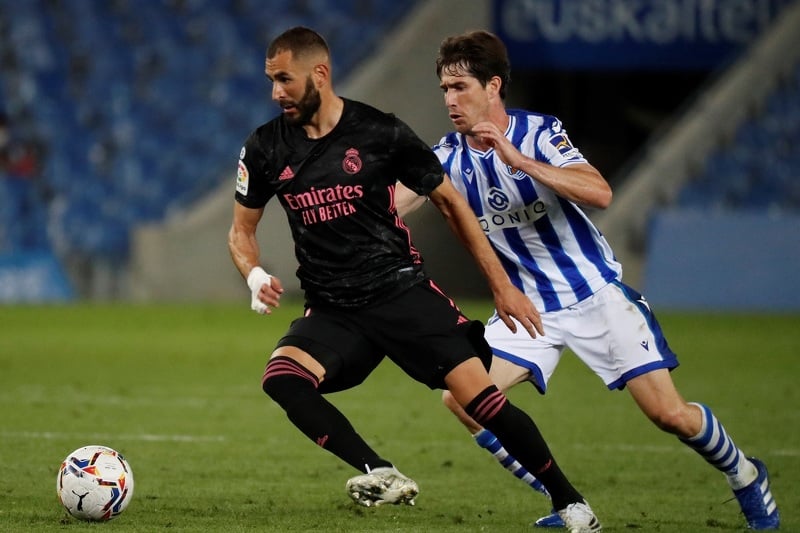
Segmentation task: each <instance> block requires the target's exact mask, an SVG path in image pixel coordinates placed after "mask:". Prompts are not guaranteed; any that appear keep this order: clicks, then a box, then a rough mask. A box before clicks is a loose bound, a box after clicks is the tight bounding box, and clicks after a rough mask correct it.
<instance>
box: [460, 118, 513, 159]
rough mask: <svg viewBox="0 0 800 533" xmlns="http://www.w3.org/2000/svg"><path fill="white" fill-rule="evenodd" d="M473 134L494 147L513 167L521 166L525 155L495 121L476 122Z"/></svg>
mask: <svg viewBox="0 0 800 533" xmlns="http://www.w3.org/2000/svg"><path fill="white" fill-rule="evenodd" d="M472 135H474V136H475V137H477V138H478V139H479V140H480V141H481V142H483V143H484V144H486V145H487V146H491V147H492V148H494V151H495V153H496V154H497V156H498V157H499V158H500V160H501V161H503V163H505V164H506V165H509V166H510V167H512V168H519V166H518V165H519V164H520V162H521V161H522V159H523V158H524V156H523V155H522V153H521V152H520V151H519V150H518V149H517V147H516V146H514V145H513V144H512V143H511V141H509V140H508V137H506V134H505V133H504V132H502V131H500V128H498V127H497V125H496V124H495V123H493V122H489V121H486V122H479V123H477V124H475V126H474V127H473V128H472Z"/></svg>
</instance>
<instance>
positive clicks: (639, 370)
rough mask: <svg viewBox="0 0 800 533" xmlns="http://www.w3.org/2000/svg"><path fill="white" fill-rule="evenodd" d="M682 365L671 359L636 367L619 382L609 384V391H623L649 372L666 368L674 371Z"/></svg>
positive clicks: (623, 375) (673, 358)
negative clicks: (629, 383) (630, 382)
mask: <svg viewBox="0 0 800 533" xmlns="http://www.w3.org/2000/svg"><path fill="white" fill-rule="evenodd" d="M679 364H680V363H678V360H677V359H676V358H675V357H671V358H669V359H662V360H661V361H653V362H652V363H648V364H646V365H642V366H640V367H636V368H634V369H633V370H628V371H627V372H625V373H624V374H622V377H621V378H619V379H618V380H615V381H612V382H611V383H609V384H608V390H614V389H616V390H622V389H624V388H625V385H626V384H627V383H628V382H629V381H630V380H632V379H633V378H635V377H638V376H641V375H643V374H647V373H648V372H652V371H653V370H659V369H661V368H666V369H667V370H669V371H672V370H674V369H675V368H677V367H678V365H679Z"/></svg>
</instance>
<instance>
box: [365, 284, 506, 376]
mask: <svg viewBox="0 0 800 533" xmlns="http://www.w3.org/2000/svg"><path fill="white" fill-rule="evenodd" d="M361 315H362V323H365V324H367V328H368V330H369V335H370V337H371V338H372V339H373V342H374V343H375V344H376V345H379V346H381V347H382V348H383V350H384V351H385V353H386V354H387V355H388V357H389V358H390V359H391V360H392V361H393V362H394V363H395V364H397V365H398V366H399V367H400V368H402V369H403V371H404V372H405V373H406V374H408V375H409V376H410V377H412V378H413V379H415V380H416V381H419V382H420V383H424V384H425V385H427V386H428V387H430V388H432V389H434V388H445V382H444V377H445V376H446V375H447V374H448V373H449V372H450V371H451V370H453V369H455V368H456V367H457V366H459V365H460V364H461V363H463V362H465V361H467V360H469V359H472V358H477V359H478V360H479V361H480V363H481V367H482V371H483V374H484V375H486V376H487V380H488V369H489V366H490V363H491V356H492V354H491V350H490V349H489V345H488V344H487V343H486V340H485V338H484V336H483V331H484V328H483V324H481V323H480V322H479V321H476V320H469V319H468V318H467V317H465V316H464V315H463V314H462V313H461V311H460V310H459V309H458V308H457V307H456V306H455V305H454V304H453V302H452V300H451V299H449V298H448V297H446V296H445V295H444V294H443V293H442V292H441V291H439V290H437V289H435V288H434V287H432V286H430V285H428V284H426V283H421V284H419V285H417V286H415V287H412V288H411V289H409V290H408V291H406V292H404V293H403V294H401V295H399V296H398V297H396V298H395V299H394V300H393V301H392V302H390V303H387V304H382V305H379V306H373V307H372V308H370V309H369V310H367V311H365V312H363V313H361Z"/></svg>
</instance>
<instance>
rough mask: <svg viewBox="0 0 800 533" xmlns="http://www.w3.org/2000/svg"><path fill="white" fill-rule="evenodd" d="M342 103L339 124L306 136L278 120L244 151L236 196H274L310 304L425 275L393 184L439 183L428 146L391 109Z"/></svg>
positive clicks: (386, 289) (254, 201)
mask: <svg viewBox="0 0 800 533" xmlns="http://www.w3.org/2000/svg"><path fill="white" fill-rule="evenodd" d="M343 100H344V110H343V111H342V117H341V119H340V120H339V123H338V124H337V125H336V127H334V128H333V130H331V132H330V133H328V134H327V135H326V136H324V137H322V138H320V139H309V138H308V137H307V136H306V134H305V130H303V128H302V127H299V126H289V125H287V124H286V121H285V120H284V119H283V116H278V117H276V118H274V119H273V120H271V121H270V122H268V123H266V124H264V125H262V126H260V127H259V128H258V129H256V130H255V131H254V132H253V133H252V134H250V136H249V137H248V139H247V141H246V142H245V145H244V147H243V148H242V151H241V153H240V156H239V157H240V160H239V172H238V177H237V183H236V200H237V201H238V202H239V203H240V204H242V205H244V206H246V207H251V208H260V207H263V206H264V205H266V203H267V201H268V200H269V199H270V198H272V197H273V196H276V195H277V197H278V200H279V201H280V203H281V205H282V206H283V208H284V210H285V211H286V216H287V218H288V221H289V226H290V228H291V231H292V236H293V238H294V242H295V255H296V257H297V261H298V263H299V267H298V269H297V277H298V278H299V279H300V284H301V287H302V289H303V290H304V291H305V295H306V300H307V302H309V303H310V304H330V305H335V306H342V307H356V306H363V305H368V304H370V303H373V302H376V301H380V300H382V299H384V298H389V297H391V296H393V295H395V294H397V293H399V292H401V291H403V290H405V289H407V288H409V287H410V286H412V285H414V284H415V283H417V282H419V281H420V280H422V279H424V278H425V273H424V270H423V266H422V258H421V256H420V254H419V252H418V251H417V250H416V248H415V247H414V245H413V243H412V242H411V237H410V235H409V231H408V228H407V227H406V226H405V224H404V223H403V221H402V220H401V219H400V218H399V217H398V216H397V211H396V209H395V205H394V190H395V183H396V181H398V180H399V181H400V182H402V183H403V184H404V185H405V186H407V187H408V188H410V189H411V190H413V191H414V192H416V193H417V194H420V195H427V194H429V193H430V192H431V191H432V190H433V189H435V188H436V187H438V186H439V184H440V183H441V182H442V179H443V173H442V166H441V164H440V163H439V160H438V158H437V157H436V155H434V153H433V151H432V150H431V149H430V148H429V147H428V145H426V144H425V143H424V142H423V141H422V140H421V139H420V138H419V137H418V136H417V135H416V134H414V132H413V131H412V130H411V128H409V127H408V126H407V125H406V124H405V123H403V122H402V121H401V120H399V119H398V118H397V117H395V116H394V115H392V114H388V113H383V112H381V111H379V110H377V109H375V108H373V107H370V106H368V105H366V104H363V103H361V102H356V101H354V100H347V99H343Z"/></svg>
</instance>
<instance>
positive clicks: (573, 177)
mask: <svg viewBox="0 0 800 533" xmlns="http://www.w3.org/2000/svg"><path fill="white" fill-rule="evenodd" d="M472 134H473V135H475V136H476V137H478V138H479V139H480V140H481V142H483V143H484V144H486V145H487V146H491V147H493V148H494V149H495V152H496V153H497V155H498V156H500V159H502V160H503V162H504V163H506V164H507V165H509V166H511V167H512V168H515V169H517V170H521V171H523V172H524V173H526V174H527V175H528V176H530V177H532V178H533V179H535V180H536V181H538V182H539V183H541V184H542V185H544V186H545V187H548V188H549V189H552V190H553V191H554V192H555V193H556V194H558V195H559V196H561V197H563V198H566V199H567V200H569V201H571V202H575V203H576V204H578V205H581V206H585V207H593V208H597V209H605V208H607V207H608V206H609V205H611V196H612V193H611V186H610V185H609V184H608V182H607V181H606V180H605V178H604V177H603V175H602V174H600V172H599V171H598V170H597V169H596V168H594V167H593V166H592V165H590V164H589V163H575V164H573V165H569V166H566V167H555V166H553V165H550V164H547V163H543V162H541V161H536V160H535V159H531V158H530V157H528V156H526V155H524V154H523V153H522V152H520V151H519V150H518V149H517V148H516V147H515V146H514V145H513V144H512V143H511V141H509V140H508V138H507V137H506V136H505V134H504V133H503V132H502V131H500V129H499V128H498V127H497V125H495V124H494V123H493V122H488V121H486V122H480V123H478V124H476V125H475V126H474V127H473V128H472Z"/></svg>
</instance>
